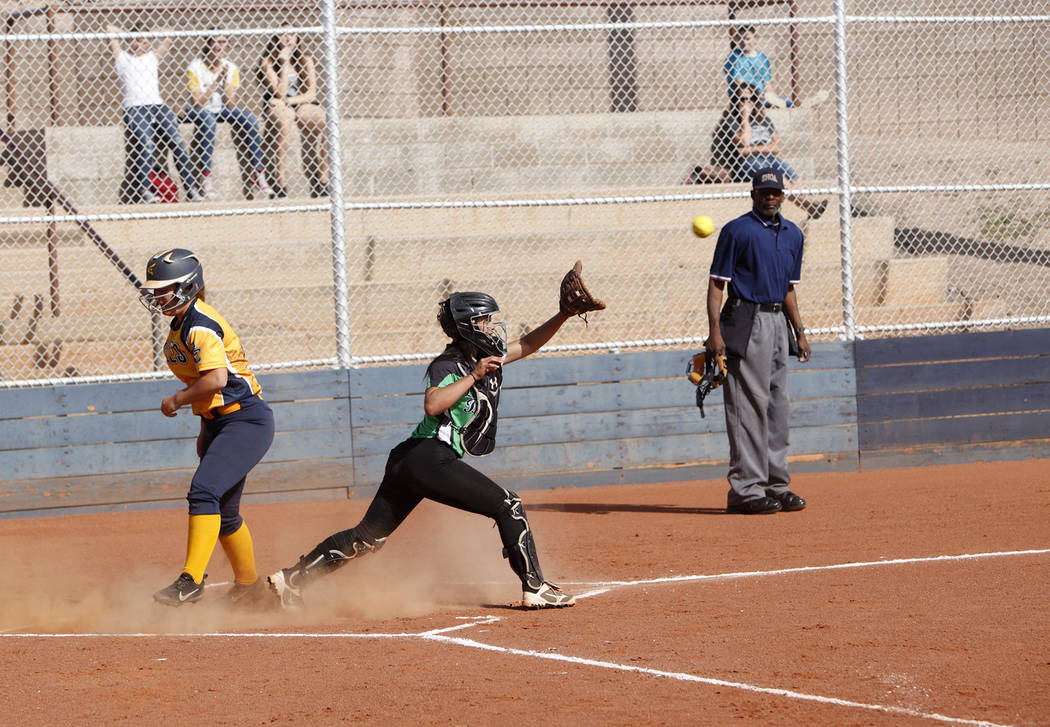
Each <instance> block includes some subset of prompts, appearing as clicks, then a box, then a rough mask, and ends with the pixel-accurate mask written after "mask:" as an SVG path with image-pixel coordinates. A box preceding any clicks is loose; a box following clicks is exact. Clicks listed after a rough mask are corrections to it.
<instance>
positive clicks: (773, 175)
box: [751, 167, 784, 190]
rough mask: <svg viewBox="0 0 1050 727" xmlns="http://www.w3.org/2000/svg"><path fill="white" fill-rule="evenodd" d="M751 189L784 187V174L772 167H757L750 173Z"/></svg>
mask: <svg viewBox="0 0 1050 727" xmlns="http://www.w3.org/2000/svg"><path fill="white" fill-rule="evenodd" d="M751 189H781V190H782V189H784V174H783V172H781V171H780V170H779V169H776V168H774V167H765V168H763V169H758V170H756V171H755V173H754V174H752V175H751Z"/></svg>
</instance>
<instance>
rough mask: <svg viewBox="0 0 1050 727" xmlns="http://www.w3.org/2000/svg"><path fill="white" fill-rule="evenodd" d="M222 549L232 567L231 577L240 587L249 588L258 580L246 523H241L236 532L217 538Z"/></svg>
mask: <svg viewBox="0 0 1050 727" xmlns="http://www.w3.org/2000/svg"><path fill="white" fill-rule="evenodd" d="M219 542H220V543H222V549H223V550H225V551H226V557H227V558H229V559H230V565H231V566H233V577H234V580H236V581H237V583H239V584H240V585H242V586H250V585H251V584H253V583H255V581H257V580H259V574H258V573H257V572H256V570H255V550H254V549H253V548H252V534H251V533H250V532H249V531H248V523H245V522H242V523H241V526H240V527H239V528H237V532H235V533H231V534H230V535H223V536H221V537H220V538H219Z"/></svg>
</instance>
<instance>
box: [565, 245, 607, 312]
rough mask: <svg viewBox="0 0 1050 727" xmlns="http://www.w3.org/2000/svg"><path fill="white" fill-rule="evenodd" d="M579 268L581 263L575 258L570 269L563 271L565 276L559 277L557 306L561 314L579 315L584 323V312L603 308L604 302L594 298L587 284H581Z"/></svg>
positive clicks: (581, 266)
mask: <svg viewBox="0 0 1050 727" xmlns="http://www.w3.org/2000/svg"><path fill="white" fill-rule="evenodd" d="M581 270H583V263H582V262H580V261H579V260H577V261H576V264H575V265H573V266H572V270H570V271H569V272H567V273H565V277H564V278H562V279H561V291H560V293H559V296H558V308H559V310H561V312H562V314H563V315H566V316H580V317H582V318H583V320H584V322H585V323H586V321H587V315H586V314H587V313H590V312H591V311H594V310H604V309H605V303H603V302H601V301H600V300H598V299H597V298H595V297H594V296H593V295H591V292H590V291H589V290H587V286H586V285H584V284H583V278H582V277H581V276H580V271H581Z"/></svg>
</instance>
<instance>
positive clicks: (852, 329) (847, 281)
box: [835, 0, 857, 341]
mask: <svg viewBox="0 0 1050 727" xmlns="http://www.w3.org/2000/svg"><path fill="white" fill-rule="evenodd" d="M846 81H847V79H846V2H845V0H835V124H836V127H837V128H838V144H837V147H838V148H837V155H838V172H839V173H838V177H839V244H840V246H841V252H842V326H843V328H844V330H845V332H844V338H845V340H847V341H852V340H854V339H855V338H856V337H857V326H856V321H855V320H854V308H855V304H854V298H853V230H852V226H851V225H852V219H853V211H852V210H853V201H852V191H853V187H852V184H853V181H852V179H851V178H850V168H849V161H850V158H849V157H850V152H849V122H848V118H849V99H848V98H847V95H846V91H847V89H846Z"/></svg>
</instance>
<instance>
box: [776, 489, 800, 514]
mask: <svg viewBox="0 0 1050 727" xmlns="http://www.w3.org/2000/svg"><path fill="white" fill-rule="evenodd" d="M770 497H772V498H773V499H775V500H776V501H777V502H779V503H780V509H781V510H783V511H784V512H794V511H795V510H804V509H805V507H806V501H805V500H804V499H802V498H801V497H799V496H798V495H796V494H795V493H794V492H792V491H791V490H784V491H783V492H778V493H776V494H774V495H770Z"/></svg>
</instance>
